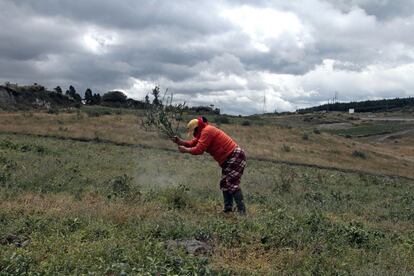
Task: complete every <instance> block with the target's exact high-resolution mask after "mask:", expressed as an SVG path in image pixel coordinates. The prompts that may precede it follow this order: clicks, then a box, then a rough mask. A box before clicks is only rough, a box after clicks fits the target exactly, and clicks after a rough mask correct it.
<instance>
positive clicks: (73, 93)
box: [69, 85, 76, 97]
mask: <svg viewBox="0 0 414 276" xmlns="http://www.w3.org/2000/svg"><path fill="white" fill-rule="evenodd" d="M75 94H76V89H75V87H73V86H72V85H70V86H69V95H70V96H72V97H74V96H75Z"/></svg>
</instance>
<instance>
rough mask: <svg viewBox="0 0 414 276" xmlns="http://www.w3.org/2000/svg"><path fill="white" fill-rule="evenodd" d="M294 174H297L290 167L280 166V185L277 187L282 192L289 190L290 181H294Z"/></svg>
mask: <svg viewBox="0 0 414 276" xmlns="http://www.w3.org/2000/svg"><path fill="white" fill-rule="evenodd" d="M296 176H297V175H296V173H295V171H294V170H293V169H292V168H290V167H289V166H282V167H281V168H280V172H279V178H280V182H281V185H280V186H279V187H278V188H279V189H280V191H281V192H283V193H286V192H290V190H291V187H292V183H293V182H294V181H295V178H296Z"/></svg>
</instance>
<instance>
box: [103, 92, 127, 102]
mask: <svg viewBox="0 0 414 276" xmlns="http://www.w3.org/2000/svg"><path fill="white" fill-rule="evenodd" d="M126 99H127V96H126V95H125V94H124V93H122V92H121V91H109V92H107V93H105V94H104V95H103V96H102V101H104V102H112V103H125V102H126Z"/></svg>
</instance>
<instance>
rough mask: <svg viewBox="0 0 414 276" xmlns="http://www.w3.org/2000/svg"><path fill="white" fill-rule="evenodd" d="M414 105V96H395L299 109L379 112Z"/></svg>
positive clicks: (306, 111)
mask: <svg viewBox="0 0 414 276" xmlns="http://www.w3.org/2000/svg"><path fill="white" fill-rule="evenodd" d="M404 107H414V98H413V97H409V98H395V99H382V100H368V101H361V102H349V103H333V104H324V105H320V106H315V107H310V108H304V109H299V110H298V112H299V113H311V112H317V111H341V112H348V111H349V109H354V110H355V112H379V111H388V110H391V109H397V108H404Z"/></svg>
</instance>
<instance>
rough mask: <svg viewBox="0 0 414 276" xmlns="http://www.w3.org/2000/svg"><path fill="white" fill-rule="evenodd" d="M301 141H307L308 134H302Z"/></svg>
mask: <svg viewBox="0 0 414 276" xmlns="http://www.w3.org/2000/svg"><path fill="white" fill-rule="evenodd" d="M302 139H303V140H305V141H308V140H309V134H307V133H306V132H305V133H303V134H302Z"/></svg>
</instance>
